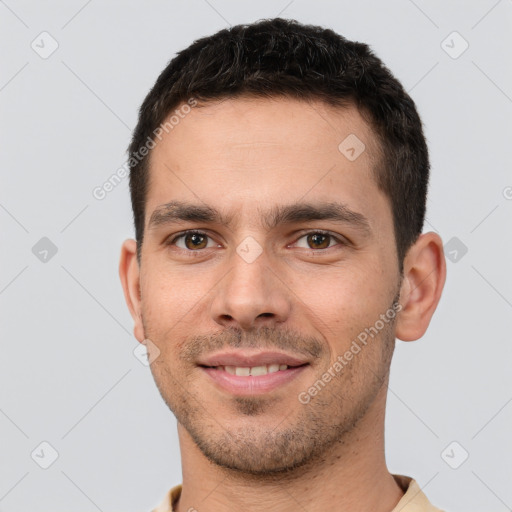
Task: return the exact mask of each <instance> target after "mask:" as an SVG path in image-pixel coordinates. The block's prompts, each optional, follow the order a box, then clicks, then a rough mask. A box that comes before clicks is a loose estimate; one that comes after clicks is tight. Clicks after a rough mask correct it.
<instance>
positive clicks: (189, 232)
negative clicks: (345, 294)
mask: <svg viewBox="0 0 512 512" xmlns="http://www.w3.org/2000/svg"><path fill="white" fill-rule="evenodd" d="M194 234H196V235H201V236H205V237H207V238H210V239H211V238H212V237H211V236H209V235H208V234H207V233H205V232H204V231H200V230H197V229H188V230H186V231H182V232H181V233H178V234H177V235H175V236H173V237H172V239H170V240H168V241H166V242H165V245H168V246H170V245H174V244H175V243H176V241H177V240H179V239H180V238H183V237H185V236H187V235H194ZM308 235H324V236H329V237H331V238H332V239H333V240H335V241H336V242H338V244H337V245H344V246H346V245H348V242H346V241H344V240H343V239H341V238H340V237H338V236H336V235H333V234H332V233H331V232H329V231H324V230H322V229H315V230H310V231H306V232H302V233H301V235H300V236H299V237H298V238H297V240H296V241H295V242H294V243H296V242H297V241H298V240H300V239H301V238H304V237H305V236H308ZM333 247H335V246H332V247H326V248H325V249H311V248H308V249H307V250H310V251H313V252H319V251H327V250H328V249H332V248H333ZM178 249H180V250H181V251H185V252H187V253H198V252H201V251H203V250H204V249H197V250H195V251H194V250H192V249H182V248H181V247H178Z"/></svg>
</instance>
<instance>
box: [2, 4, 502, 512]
mask: <svg viewBox="0 0 512 512" xmlns="http://www.w3.org/2000/svg"><path fill="white" fill-rule="evenodd" d="M279 14H280V15H281V16H283V17H287V18H295V19H297V20H299V21H302V22H307V23H313V24H320V25H324V26H329V27H330V28H333V29H334V30H336V31H338V32H339V33H341V34H343V35H345V36H347V37H348V38H350V39H355V40H359V41H364V42H367V43H369V44H370V45H371V46H372V47H373V49H374V50H375V51H376V53H377V55H379V56H380V57H381V58H382V59H383V60H384V62H385V63H386V64H387V65H388V66H389V67H390V68H391V70H392V71H393V72H394V73H395V74H396V75H397V77H398V78H399V79H400V80H401V81H402V83H403V84H404V86H405V88H406V89H407V90H408V91H410V93H411V95H412V97H413V98H414V100H415V101H416V102H417V105H418V108H419V111H420V114H421V115H422V118H423V121H424V124H425V129H426V135H427V138H428V142H429V146H430V151H431V158H432V179H431V188H430V196H429V207H428V223H427V224H426V226H425V228H426V230H435V231H438V232H439V233H440V235H441V236H442V237H443V240H444V242H445V243H447V244H449V245H448V247H447V254H448V256H449V257H450V258H451V259H452V260H453V261H448V278H447V283H446V287H445V291H444V294H443V297H442V300H441V303H440V305H439V308H438V311H437V313H436V314H435V316H434V319H433V321H432V323H431V326H430V329H429V330H428V332H427V334H426V335H425V336H424V337H423V339H422V340H419V341H417V342H414V343H402V342H397V345H398V347H397V351H396V355H395V359H394V361H393V367H392V373H391V375H392V377H391V382H390V392H389V403H388V416H387V423H386V443H387V454H388V455H387V456H388V463H389V467H390V470H391V471H393V472H395V473H402V474H406V475H411V476H413V477H415V478H416V479H417V480H418V482H419V484H420V486H421V487H423V488H424V491H425V493H426V494H427V496H428V497H429V498H430V499H431V501H432V502H433V503H435V504H437V505H438V506H440V507H443V508H446V509H447V510H449V511H452V512H457V511H461V512H462V511H464V512H472V511H482V510H486V511H490V510H493V511H505V510H511V508H512V486H511V485H510V482H511V480H512V462H511V461H512V441H511V437H510V432H511V424H512V423H511V420H512V403H511V401H512V372H511V371H510V366H511V364H510V362H511V360H512V357H511V356H512V343H511V334H510V333H511V329H512V321H511V319H512V314H511V313H512V271H511V261H512V242H511V230H510V219H511V218H512V200H511V199H512V172H511V164H510V163H511V146H512V144H511V135H512V130H511V125H512V117H511V112H512V99H511V97H512V74H511V68H510V62H511V61H512V55H511V53H512V44H511V43H512V38H511V32H512V30H511V28H512V1H511V0H501V1H496V0H485V1H483V0H482V1H473V2H467V1H464V2H463V1H459V2H454V1H452V2H441V1H440V0H439V1H430V2H427V1H421V0H415V1H414V2H413V1H411V0H394V1H388V2H378V1H371V2H370V1H360V2H354V1H351V2H348V1H337V2H334V1H331V2H329V1H315V2H311V1H310V2H305V1H300V0H294V1H290V0H282V1H272V2H271V1H268V0H259V1H258V2H235V1H228V0H194V1H190V2H186V3H185V2H184V1H183V2H178V1H169V0H167V1H162V0H160V1H158V0H153V1H148V2H142V1H139V2H134V1H123V2H121V1H117V2H116V1H113V0H109V1H103V2H100V1H99V0H92V1H91V0H89V1H88V2H86V1H83V0H72V1H67V2H64V1H60V2H56V1H53V2H48V1H47V2H35V1H28V0H25V1H23V0H5V1H0V34H1V36H0V37H1V45H2V57H1V75H0V108H1V111H0V116H1V117H0V119H1V128H0V129H1V141H2V142H1V146H0V162H1V172H2V182H1V187H0V222H1V261H0V268H1V271H0V315H1V324H0V325H1V333H0V339H1V356H0V511H2V512H6V511H11V512H15V511H22V510H24V511H25V510H34V511H43V510H48V511H49V510H52V511H59V510H101V511H113V510H124V511H127V512H129V511H141V510H149V509H150V508H151V507H154V506H155V505H156V504H157V503H158V502H160V500H161V499H162V498H163V496H164V494H165V492H166V491H167V490H168V489H169V488H170V487H171V486H172V485H174V484H176V483H179V482H180V481H181V472H180V458H179V447H178V442H177V435H176V428H175V420H174V417H173V416H172V414H171V413H170V412H169V411H168V409H167V408H166V406H165V404H164V403H163V401H162V399H161V398H160V395H159V394H158V391H157V389H156V386H155V385H154V383H153V380H152V377H151V374H150V371H149V369H148V368H147V367H146V366H144V364H142V363H141V362H140V360H139V359H137V358H136V357H135V355H134V354H133V350H134V349H135V348H136V347H137V346H138V343H137V342H136V340H135V338H134V337H133V335H132V320H131V317H130V316H129V313H128V310H127V308H126V306H125V303H124V299H123V296H122V290H121V286H120V283H119V279H118V273H117V266H118V257H119V252H120V246H121V243H122V241H123V240H124V239H125V238H127V237H131V236H132V234H133V230H132V226H131V210H130V204H129V196H128V188H127V186H128V181H127V180H126V179H125V180H123V181H122V182H121V183H120V184H119V185H118V186H117V187H116V188H115V189H114V190H112V191H111V192H110V193H109V194H107V196H106V197H105V198H104V199H103V200H97V199H95V198H94V196H93V190H94V188H95V187H97V186H101V185H102V184H103V183H104V182H105V181H106V180H108V179H109V177H110V176H111V175H112V174H114V173H115V172H116V170H117V169H119V167H121V166H122V165H123V163H124V162H125V159H126V153H125V150H126V147H127V144H128V142H129V137H130V133H131V130H132V129H133V127H134V126H135V123H136V115H137V110H138V107H139V105H140V103H141V102H142V100H143V98H144V96H145V95H146V93H147V92H148V90H149V88H150V87H151V86H152V84H153V83H154V81H155V79H156V77H157V76H158V74H159V73H160V71H161V70H162V69H163V68H164V67H165V65H166V64H167V62H168V61H169V59H170V58H172V56H173V55H174V54H175V52H176V51H178V50H180V49H182V48H184V47H185V46H187V45H189V44H190V43H191V42H192V41H193V40H195V39H196V38H198V37H201V36H204V35H208V34H211V33H213V32H215V31H217V30H219V29H221V28H224V27H227V26H228V25H229V24H231V25H233V24H237V23H242V22H252V21H255V20H257V19H260V18H267V17H274V16H277V15H279ZM43 31H46V32H48V33H49V34H50V36H47V35H43V36H40V34H41V32H43ZM454 31H457V32H458V33H459V34H460V36H458V35H457V34H455V35H453V34H452V33H453V32H454ZM53 40H55V41H56V42H57V43H58V45H59V46H58V48H57V49H56V50H55V52H54V53H52V54H51V55H49V56H48V55H47V54H46V53H48V52H49V51H50V50H51V49H52V44H53V45H55V43H54V42H53ZM443 41H445V42H444V43H443ZM465 41H467V44H469V47H468V48H467V50H466V51H464V52H463V53H462V54H460V55H459V53H460V52H461V51H462V50H463V49H464V47H465V45H466V43H465ZM31 45H33V46H34V47H35V49H33V48H32V47H31ZM45 52H46V53H45ZM41 54H43V55H42V56H41ZM43 56H44V57H47V58H43ZM455 57H456V58H455ZM43 237H47V238H48V239H49V240H50V241H51V242H52V244H54V246H55V247H56V249H57V252H56V254H53V252H54V250H53V252H52V246H51V245H49V243H48V241H47V240H43V241H40V240H41V239H42V238H43ZM452 238H453V240H452ZM36 244H39V245H36ZM34 246H35V249H33V248H34ZM464 248H467V253H464V251H465V249H464ZM45 251H48V252H45ZM44 441H45V442H47V443H49V444H50V445H51V447H53V449H54V450H56V452H58V458H57V459H56V460H55V461H54V462H53V464H52V465H51V466H50V467H48V469H43V468H41V467H40V466H41V465H45V464H48V463H50V462H52V460H53V457H52V448H50V447H48V446H47V445H42V446H41V445H40V444H41V443H42V442H44ZM454 441H455V442H456V444H451V443H452V442H454ZM466 452H467V453H468V454H469V457H468V458H467V460H464V458H465V456H466ZM31 454H33V455H31ZM454 467H457V468H456V469H454Z"/></svg>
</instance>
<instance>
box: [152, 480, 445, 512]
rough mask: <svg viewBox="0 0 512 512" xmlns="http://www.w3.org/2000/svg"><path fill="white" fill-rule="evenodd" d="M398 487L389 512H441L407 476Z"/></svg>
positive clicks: (169, 506)
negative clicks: (397, 498) (397, 497)
mask: <svg viewBox="0 0 512 512" xmlns="http://www.w3.org/2000/svg"><path fill="white" fill-rule="evenodd" d="M393 477H394V479H395V480H396V482H397V483H398V485H399V486H400V487H401V488H402V490H403V491H404V493H405V494H404V495H403V496H402V499H401V500H400V501H399V502H398V503H397V505H396V507H395V508H394V509H393V510H391V511H390V512H443V511H442V510H440V509H438V508H436V507H434V506H433V505H432V504H431V503H430V501H428V499H427V497H426V496H425V494H423V491H422V490H421V489H420V486H419V485H418V483H417V482H416V480H413V479H412V478H410V477H408V476H403V475H393ZM180 494H181V485H177V486H176V487H173V488H172V489H171V490H170V491H169V492H168V493H167V495H166V496H165V498H164V500H163V501H162V503H160V505H158V507H157V508H155V509H154V510H152V512H174V505H175V503H176V502H177V501H178V498H179V497H180Z"/></svg>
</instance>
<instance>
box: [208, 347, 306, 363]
mask: <svg viewBox="0 0 512 512" xmlns="http://www.w3.org/2000/svg"><path fill="white" fill-rule="evenodd" d="M307 363H308V361H305V360H301V359H298V358H297V357H293V356H291V355H289V354H285V353H283V352H276V351H264V352H262V351H257V352H256V351H252V352H250V351H240V350H237V351H227V352H217V353H214V354H211V355H209V356H208V357H206V358H204V359H202V360H201V361H199V362H198V364H199V366H249V367H252V366H261V365H268V364H286V365H288V366H293V367H296V366H302V365H305V364H307Z"/></svg>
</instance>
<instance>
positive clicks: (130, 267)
mask: <svg viewBox="0 0 512 512" xmlns="http://www.w3.org/2000/svg"><path fill="white" fill-rule="evenodd" d="M119 277H120V278H121V284H122V285H123V291H124V298H125V300H126V304H127V305H128V309H129V310H130V313H131V315H132V318H133V321H134V322H135V325H134V327H133V334H134V335H135V337H136V338H137V340H138V341H140V342H141V343H142V342H143V341H144V339H145V336H144V327H143V325H142V314H141V293H140V270H139V262H138V261H137V242H136V241H135V240H125V241H124V243H123V246H122V248H121V258H120V261H119Z"/></svg>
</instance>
